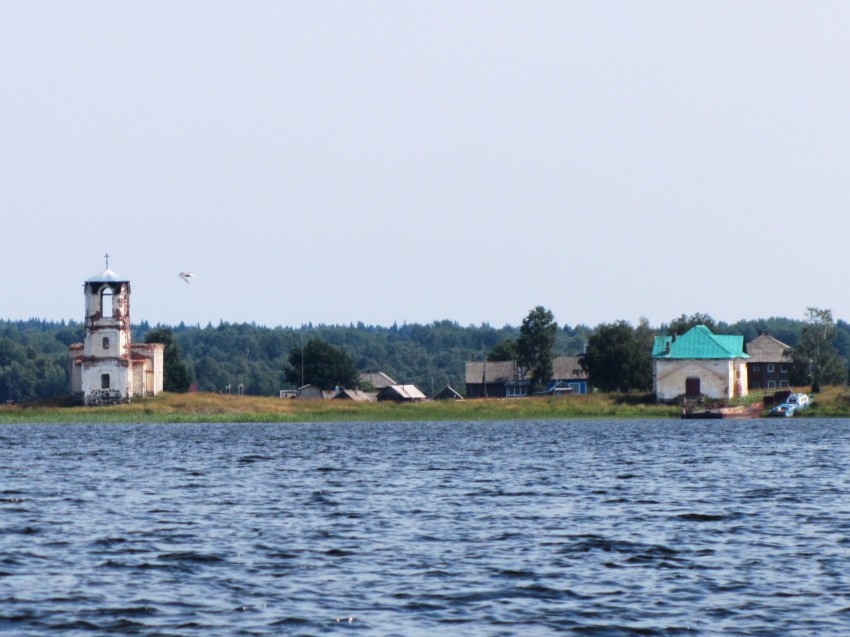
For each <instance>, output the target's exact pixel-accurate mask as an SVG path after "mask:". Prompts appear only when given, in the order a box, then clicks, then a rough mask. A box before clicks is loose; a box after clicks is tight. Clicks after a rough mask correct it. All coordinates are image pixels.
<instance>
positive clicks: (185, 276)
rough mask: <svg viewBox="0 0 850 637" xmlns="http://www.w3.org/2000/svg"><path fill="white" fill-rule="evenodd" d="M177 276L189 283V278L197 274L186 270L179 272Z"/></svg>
mask: <svg viewBox="0 0 850 637" xmlns="http://www.w3.org/2000/svg"><path fill="white" fill-rule="evenodd" d="M178 276H179V277H180V278H181V279H183V280H184V281H185V282H186V283H191V281H190V280H189V279H191V278H192V277H193V276H198V275H197V274H195V273H194V272H189V271H188V270H186V271H185V272H181V273H180V274H179V275H178Z"/></svg>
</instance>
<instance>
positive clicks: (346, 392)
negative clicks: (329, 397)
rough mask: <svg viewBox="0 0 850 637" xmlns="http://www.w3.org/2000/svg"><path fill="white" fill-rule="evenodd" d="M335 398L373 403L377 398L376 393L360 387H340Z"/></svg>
mask: <svg viewBox="0 0 850 637" xmlns="http://www.w3.org/2000/svg"><path fill="white" fill-rule="evenodd" d="M334 398H336V399H337V400H353V401H355V402H359V403H371V402H374V401H375V399H376V398H375V394H373V393H369V392H365V391H361V390H359V389H340V390H339V391H338V392H337V394H336V396H334Z"/></svg>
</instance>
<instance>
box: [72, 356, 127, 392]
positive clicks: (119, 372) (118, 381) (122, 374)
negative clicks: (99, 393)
mask: <svg viewBox="0 0 850 637" xmlns="http://www.w3.org/2000/svg"><path fill="white" fill-rule="evenodd" d="M101 374H109V376H110V379H109V388H110V389H117V390H119V391H120V392H121V396H122V397H125V398H129V397H130V390H131V386H130V382H131V378H130V374H129V370H128V369H127V367H126V366H125V365H121V364H119V362H118V361H117V360H103V361H97V362H93V363H92V362H89V363H83V372H82V381H83V382H82V385H83V394H84V395H86V396H88V395H89V394H91V392H92V391H93V390H99V389H101V386H100V376H101Z"/></svg>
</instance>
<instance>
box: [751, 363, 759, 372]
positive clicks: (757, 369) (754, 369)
mask: <svg viewBox="0 0 850 637" xmlns="http://www.w3.org/2000/svg"><path fill="white" fill-rule="evenodd" d="M760 369H761V368H760V366H759V364H758V363H754V364H753V371H754V372H757V371H759V370H760Z"/></svg>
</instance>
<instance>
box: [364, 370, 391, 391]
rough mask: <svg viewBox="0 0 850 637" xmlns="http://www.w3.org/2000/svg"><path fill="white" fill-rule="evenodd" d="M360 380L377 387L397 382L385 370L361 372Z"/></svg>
mask: <svg viewBox="0 0 850 637" xmlns="http://www.w3.org/2000/svg"><path fill="white" fill-rule="evenodd" d="M358 380H359V382H360V384H361V385H371V386H372V387H374V388H375V389H383V388H384V387H387V386H389V385H395V384H396V382H395V381H394V380H393V379H392V378H390V377H389V376H387V375H386V374H385V373H384V372H360V374H359V375H358Z"/></svg>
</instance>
